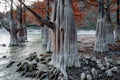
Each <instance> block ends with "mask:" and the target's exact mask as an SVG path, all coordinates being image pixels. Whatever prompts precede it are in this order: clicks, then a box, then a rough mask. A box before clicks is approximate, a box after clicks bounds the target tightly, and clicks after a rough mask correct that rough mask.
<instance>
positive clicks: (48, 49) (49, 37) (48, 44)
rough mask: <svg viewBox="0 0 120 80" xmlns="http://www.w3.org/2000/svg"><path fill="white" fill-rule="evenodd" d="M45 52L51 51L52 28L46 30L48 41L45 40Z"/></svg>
mask: <svg viewBox="0 0 120 80" xmlns="http://www.w3.org/2000/svg"><path fill="white" fill-rule="evenodd" d="M46 52H47V53H52V30H51V29H49V31H48V42H47V48H46Z"/></svg>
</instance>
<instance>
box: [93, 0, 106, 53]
mask: <svg viewBox="0 0 120 80" xmlns="http://www.w3.org/2000/svg"><path fill="white" fill-rule="evenodd" d="M96 27H97V28H96V41H95V47H94V51H96V52H106V51H108V47H107V42H106V27H105V17H104V3H103V0H100V5H99V16H98V19H97V26H96Z"/></svg>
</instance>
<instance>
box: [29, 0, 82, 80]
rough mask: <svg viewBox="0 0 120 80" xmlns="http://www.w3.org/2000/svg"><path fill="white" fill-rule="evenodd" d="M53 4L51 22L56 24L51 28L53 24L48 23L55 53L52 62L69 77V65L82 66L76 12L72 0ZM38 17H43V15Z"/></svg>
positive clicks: (57, 0)
mask: <svg viewBox="0 0 120 80" xmlns="http://www.w3.org/2000/svg"><path fill="white" fill-rule="evenodd" d="M53 6H54V7H53V8H52V9H53V12H52V18H51V21H50V22H52V23H55V26H54V28H51V27H50V26H51V25H47V26H48V27H50V28H51V29H52V47H53V54H52V61H51V64H52V65H53V66H55V67H56V68H58V69H60V70H61V72H62V73H63V74H64V76H65V77H66V78H67V73H66V68H67V67H73V66H74V67H80V63H79V59H78V50H77V31H76V26H75V20H74V14H73V10H72V7H71V0H54V1H53ZM27 9H28V8H27ZM28 10H30V9H28ZM32 13H33V12H32ZM34 13H35V12H34ZM34 13H33V14H34ZM34 15H37V14H34ZM37 16H38V15H37ZM37 16H36V17H37ZM38 18H40V19H41V17H38ZM43 23H44V22H43Z"/></svg>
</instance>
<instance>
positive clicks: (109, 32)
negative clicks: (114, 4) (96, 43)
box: [105, 0, 115, 44]
mask: <svg viewBox="0 0 120 80" xmlns="http://www.w3.org/2000/svg"><path fill="white" fill-rule="evenodd" d="M106 4H107V10H106V24H105V27H106V41H107V44H115V40H114V33H113V25H112V22H111V17H110V0H107V3H106Z"/></svg>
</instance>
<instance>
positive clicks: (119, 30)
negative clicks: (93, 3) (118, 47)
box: [115, 0, 120, 42]
mask: <svg viewBox="0 0 120 80" xmlns="http://www.w3.org/2000/svg"><path fill="white" fill-rule="evenodd" d="M119 4H120V1H119V0H117V11H116V23H117V25H116V27H115V40H116V41H117V42H118V41H120V21H119V19H120V16H119V13H120V9H119Z"/></svg>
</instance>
